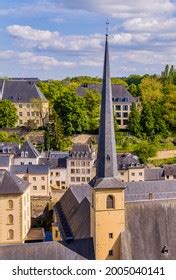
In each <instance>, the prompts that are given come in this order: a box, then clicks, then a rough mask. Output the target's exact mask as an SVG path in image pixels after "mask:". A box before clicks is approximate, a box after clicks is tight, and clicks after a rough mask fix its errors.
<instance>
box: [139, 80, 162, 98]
mask: <svg viewBox="0 0 176 280" xmlns="http://www.w3.org/2000/svg"><path fill="white" fill-rule="evenodd" d="M139 87H140V90H141V98H142V102H143V103H146V102H147V103H154V102H160V101H161V100H162V99H163V92H162V83H161V82H160V80H159V79H156V78H153V77H146V78H144V79H143V80H142V82H141V84H140V86H139Z"/></svg>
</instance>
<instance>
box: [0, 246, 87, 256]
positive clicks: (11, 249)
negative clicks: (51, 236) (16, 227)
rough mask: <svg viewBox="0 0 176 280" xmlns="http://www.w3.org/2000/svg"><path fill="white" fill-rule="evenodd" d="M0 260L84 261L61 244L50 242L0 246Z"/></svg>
mask: <svg viewBox="0 0 176 280" xmlns="http://www.w3.org/2000/svg"><path fill="white" fill-rule="evenodd" d="M0 259H1V260H84V259H85V258H84V257H82V256H81V255H79V254H78V253H76V252H74V251H73V250H70V249H69V248H68V247H66V246H64V245H63V244H61V243H59V242H56V241H52V242H40V243H26V244H19V245H3V246H0Z"/></svg>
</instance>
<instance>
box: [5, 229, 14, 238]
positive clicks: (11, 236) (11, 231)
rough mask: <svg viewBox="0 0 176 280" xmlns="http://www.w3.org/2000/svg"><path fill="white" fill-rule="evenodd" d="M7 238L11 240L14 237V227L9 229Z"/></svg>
mask: <svg viewBox="0 0 176 280" xmlns="http://www.w3.org/2000/svg"><path fill="white" fill-rule="evenodd" d="M7 238H8V239H9V240H12V239H14V231H13V230H12V229H9V231H8V236H7Z"/></svg>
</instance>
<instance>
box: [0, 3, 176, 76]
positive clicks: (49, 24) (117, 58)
mask: <svg viewBox="0 0 176 280" xmlns="http://www.w3.org/2000/svg"><path fill="white" fill-rule="evenodd" d="M175 15H176V2H175V1H171V0H148V1H146V0H135V1H134V0H106V1H105V0H96V1H94V0H89V1H87V0H31V1H26V0H23V1H19V0H16V1H10V0H9V1H5V0H0V38H1V39H0V76H13V77H14V76H16V77H17V76H19V77H39V78H41V79H49V78H53V79H62V78H64V77H67V76H70V77H71V76H77V75H91V76H100V77H101V76H102V68H103V55H104V33H105V22H106V19H107V18H108V20H109V22H110V27H109V34H110V36H109V43H110V58H111V75H112V76H119V77H120V76H127V75H129V74H136V73H138V74H144V73H157V74H159V73H160V72H161V70H163V68H164V66H165V65H166V64H167V63H169V64H176V63H175V61H176V16H175Z"/></svg>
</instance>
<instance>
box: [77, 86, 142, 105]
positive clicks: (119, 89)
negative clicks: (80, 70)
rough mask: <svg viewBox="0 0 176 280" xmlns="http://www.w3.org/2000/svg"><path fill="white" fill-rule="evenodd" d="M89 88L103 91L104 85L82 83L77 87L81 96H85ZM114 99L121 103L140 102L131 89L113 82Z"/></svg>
mask: <svg viewBox="0 0 176 280" xmlns="http://www.w3.org/2000/svg"><path fill="white" fill-rule="evenodd" d="M87 90H94V91H97V92H100V93H101V92H102V85H101V84H86V85H80V86H79V87H78V88H77V90H76V91H77V93H78V95H79V96H81V97H82V96H84V95H85V94H86V92H87ZM112 99H113V101H115V102H119V103H123V102H125V103H132V102H138V99H136V98H134V97H133V96H132V95H131V94H130V93H129V91H128V90H127V89H126V88H125V86H124V85H117V84H112Z"/></svg>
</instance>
